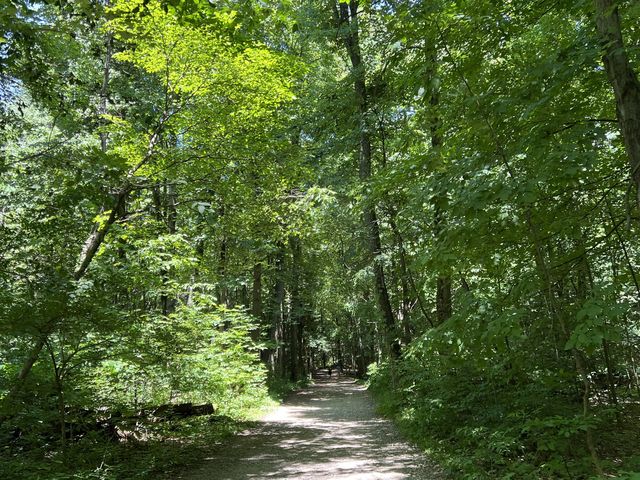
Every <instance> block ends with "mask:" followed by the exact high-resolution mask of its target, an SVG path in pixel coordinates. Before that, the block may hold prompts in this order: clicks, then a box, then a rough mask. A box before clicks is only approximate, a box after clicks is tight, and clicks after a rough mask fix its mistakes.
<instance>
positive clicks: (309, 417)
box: [180, 377, 443, 480]
mask: <svg viewBox="0 0 640 480" xmlns="http://www.w3.org/2000/svg"><path fill="white" fill-rule="evenodd" d="M180 478H183V479H185V480H241V479H291V480H292V479H340V480H346V479H384V480H397V479H433V480H437V479H441V478H443V476H442V475H441V474H440V473H439V470H438V469H437V468H436V467H434V466H433V465H431V464H429V463H428V461H427V459H426V458H425V457H424V456H423V455H422V454H421V453H420V452H419V451H417V450H416V449H415V448H413V447H411V446H409V445H408V444H407V443H406V442H404V441H403V440H402V438H401V437H400V436H399V434H398V432H397V431H396V429H395V427H394V426H393V424H392V423H391V422H389V421H388V420H386V419H383V418H380V417H378V416H377V415H376V414H375V411H374V404H373V401H372V400H371V397H370V396H369V394H368V393H367V392H366V391H365V389H364V387H362V386H360V385H358V384H356V383H355V382H354V381H353V380H352V379H349V378H340V379H336V378H333V379H328V378H326V377H325V378H324V379H323V378H320V379H317V380H316V381H315V384H314V385H312V386H311V387H309V388H308V389H305V390H302V391H299V392H297V393H295V394H293V395H292V396H291V397H290V398H289V399H288V400H287V401H286V402H285V404H284V405H282V406H280V407H279V408H278V409H276V410H275V411H274V412H272V413H271V414H269V415H267V416H266V417H265V418H264V419H263V420H262V421H261V422H259V423H258V426H257V427H255V428H252V429H249V430H246V431H244V432H242V433H240V434H238V435H237V436H235V437H233V438H232V439H230V440H229V441H228V442H227V443H225V444H224V445H220V446H218V447H216V448H215V450H214V451H213V452H212V455H211V457H209V458H207V460H206V462H205V463H204V464H203V465H202V467H201V468H200V469H199V470H197V471H195V472H192V473H191V474H188V475H184V476H182V477H180Z"/></svg>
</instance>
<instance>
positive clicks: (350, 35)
mask: <svg viewBox="0 0 640 480" xmlns="http://www.w3.org/2000/svg"><path fill="white" fill-rule="evenodd" d="M333 7H334V17H335V20H336V26H337V27H338V29H339V31H340V32H341V33H342V39H343V41H344V44H345V47H346V49H347V53H348V54H349V58H350V60H351V71H352V75H353V78H354V80H353V81H354V90H355V98H356V105H357V108H358V114H359V117H360V119H359V120H360V128H359V140H360V141H359V143H360V148H359V162H358V174H359V177H360V181H361V182H362V186H363V188H364V189H367V190H368V188H369V182H370V179H371V169H372V151H371V137H370V135H369V131H368V128H367V119H366V117H367V114H368V96H367V85H366V80H365V79H366V71H365V65H364V64H363V62H362V53H361V51H360V39H359V25H358V1H357V0H350V1H349V3H343V2H341V3H340V4H339V5H336V4H335V3H334V4H333ZM363 218H364V223H365V228H366V230H367V236H368V244H369V251H370V254H371V256H372V262H373V273H374V276H375V286H376V296H377V300H378V307H379V308H380V311H381V313H382V318H383V320H384V324H385V330H386V332H385V336H386V337H387V338H386V343H387V346H388V348H389V350H390V353H391V355H392V356H394V357H397V356H398V355H399V354H400V345H399V343H398V341H397V340H396V338H395V337H396V332H395V330H396V321H395V315H394V313H393V309H392V307H391V300H390V298H389V291H388V290H387V285H386V281H385V274H384V268H383V265H382V260H381V255H382V241H381V239H380V225H379V223H378V219H377V216H376V211H375V205H374V204H373V203H372V202H371V201H370V199H365V201H364V206H363Z"/></svg>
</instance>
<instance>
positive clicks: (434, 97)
mask: <svg viewBox="0 0 640 480" xmlns="http://www.w3.org/2000/svg"><path fill="white" fill-rule="evenodd" d="M428 57H429V58H428V60H427V61H429V62H430V63H431V66H430V68H429V69H428V72H429V73H428V78H427V81H428V82H429V84H430V85H431V96H430V98H429V107H430V110H431V111H430V125H429V131H430V133H431V150H432V152H433V154H434V155H437V156H438V157H439V156H440V149H441V148H442V131H441V129H442V120H441V119H440V114H439V108H440V86H439V84H440V79H439V77H438V63H437V62H438V59H437V54H436V52H435V48H433V51H432V52H430V53H429V54H428ZM442 200H443V198H442V194H439V195H438V196H436V198H435V206H434V212H435V214H434V221H433V223H434V226H433V233H434V237H435V240H436V242H437V241H438V240H439V239H440V238H439V237H440V236H441V234H442V231H443V228H444V223H445V218H444V212H443V211H442V207H441V206H440V203H444V202H442ZM451 313H452V305H451V276H450V275H448V274H442V273H440V274H439V275H438V279H437V282H436V320H437V322H438V324H442V323H444V322H445V321H446V320H447V319H448V318H449V317H451Z"/></svg>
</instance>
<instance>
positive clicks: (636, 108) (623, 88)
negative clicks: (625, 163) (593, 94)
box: [594, 0, 640, 206]
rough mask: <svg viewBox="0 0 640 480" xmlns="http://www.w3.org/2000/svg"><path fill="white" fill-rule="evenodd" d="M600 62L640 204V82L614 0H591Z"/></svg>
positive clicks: (639, 203)
mask: <svg viewBox="0 0 640 480" xmlns="http://www.w3.org/2000/svg"><path fill="white" fill-rule="evenodd" d="M594 5H595V10H596V27H597V31H598V36H599V37H600V42H601V43H602V48H603V62H604V66H605V70H606V72H607V76H608V78H609V83H611V86H612V87H613V93H614V95H615V98H616V111H617V116H618V122H619V124H620V130H621V132H622V138H623V140H624V144H625V147H626V150H627V155H628V157H629V168H630V171H631V178H632V180H633V183H634V184H635V187H636V203H637V204H638V206H640V82H638V77H637V75H636V72H635V70H634V69H633V67H632V66H631V63H630V62H629V56H628V55H627V52H626V50H625V47H624V41H623V38H622V27H621V25H620V14H619V12H618V2H617V1H616V0H594Z"/></svg>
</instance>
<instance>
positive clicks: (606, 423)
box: [369, 359, 640, 480]
mask: <svg viewBox="0 0 640 480" xmlns="http://www.w3.org/2000/svg"><path fill="white" fill-rule="evenodd" d="M421 367H422V368H421ZM369 373H370V381H369V386H370V390H371V391H372V392H373V393H374V395H375V397H376V399H377V401H378V405H379V410H380V412H381V413H382V414H384V415H386V416H389V417H391V418H393V419H394V420H395V421H396V423H397V424H398V426H399V427H400V428H401V430H402V431H403V433H404V434H405V435H406V436H407V437H408V438H409V439H410V440H412V441H413V442H415V443H416V444H417V445H419V446H420V447H421V448H422V449H423V450H425V451H426V452H427V454H429V455H430V456H431V457H432V458H434V460H436V461H438V462H439V463H440V464H441V465H442V467H443V468H445V469H446V470H447V471H448V473H449V474H451V476H452V477H453V478H457V479H467V480H472V479H473V480H484V479H492V480H494V479H504V480H506V479H560V478H562V479H574V480H578V479H590V478H598V477H596V476H594V473H593V468H592V463H591V460H590V457H589V455H588V451H587V448H586V443H585V440H584V438H585V431H586V429H587V427H590V428H592V429H593V432H594V437H595V438H596V442H597V448H598V453H599V455H600V457H601V459H602V463H603V467H604V470H605V472H607V477H606V478H619V479H627V480H639V479H640V473H639V472H640V433H639V432H640V429H639V428H638V426H639V423H640V422H638V421H637V419H638V418H639V416H638V412H639V411H640V409H639V408H638V404H637V403H631V402H629V403H627V405H626V406H625V407H624V408H626V409H631V410H635V411H634V412H629V411H627V412H625V415H624V416H622V418H635V419H636V421H635V422H625V423H624V424H617V423H616V416H615V412H614V410H613V409H611V408H608V407H604V406H601V407H597V408H599V409H600V410H601V411H599V412H598V418H599V419H601V420H600V421H597V422H596V421H595V420H594V421H591V423H589V421H586V420H585V418H584V417H583V416H582V415H581V413H582V412H581V404H580V402H579V396H578V395H577V394H576V391H575V389H573V388H572V385H571V384H570V383H569V382H567V381H565V379H562V380H561V379H558V378H551V377H550V376H549V377H548V376H546V375H544V374H543V373H539V374H538V375H537V376H536V377H535V378H533V377H530V378H521V379H519V380H518V381H514V380H513V378H511V379H507V378H505V375H500V372H499V370H498V369H496V370H494V371H491V370H480V369H477V370H474V369H471V368H464V369H462V368H460V369H450V370H448V371H447V372H439V373H438V374H435V372H430V371H429V370H428V369H425V368H423V366H420V365H418V364H417V363H413V362H411V361H410V360H406V359H403V360H401V361H399V362H396V363H395V364H392V365H390V364H386V365H383V366H381V367H375V366H373V367H372V368H370V372H369ZM593 418H595V416H594V417H593Z"/></svg>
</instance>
